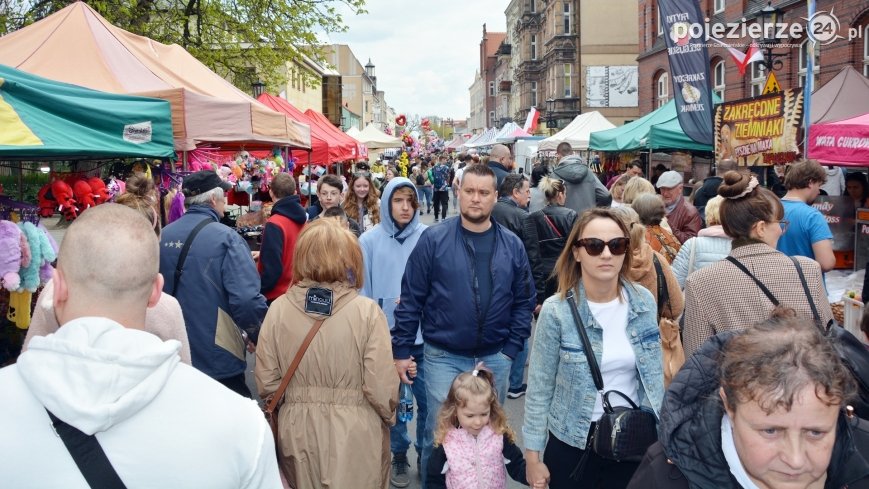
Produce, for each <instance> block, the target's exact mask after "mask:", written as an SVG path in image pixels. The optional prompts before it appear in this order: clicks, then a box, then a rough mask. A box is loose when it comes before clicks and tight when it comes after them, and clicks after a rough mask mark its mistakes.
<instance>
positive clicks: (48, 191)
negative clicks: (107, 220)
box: [36, 175, 123, 221]
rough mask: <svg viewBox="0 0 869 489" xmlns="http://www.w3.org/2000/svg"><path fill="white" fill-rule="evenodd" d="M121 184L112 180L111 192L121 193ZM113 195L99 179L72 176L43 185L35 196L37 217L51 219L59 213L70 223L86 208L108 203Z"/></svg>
mask: <svg viewBox="0 0 869 489" xmlns="http://www.w3.org/2000/svg"><path fill="white" fill-rule="evenodd" d="M120 183H123V182H120V181H118V182H115V181H114V179H113V180H112V188H111V191H114V192H117V193H122V192H123V187H121V186H119V184H120ZM113 195H114V194H113V193H110V189H109V187H107V186H106V184H105V183H104V182H103V181H102V179H100V178H99V177H89V178H88V177H83V176H80V175H73V176H70V177H67V178H65V179H57V180H54V181H53V182H51V183H47V184H45V185H44V186H43V187H42V188H41V189H39V192H38V193H37V194H36V198H37V200H38V201H39V215H40V216H41V217H51V216H52V215H54V212H55V211H60V212H61V213H62V214H63V217H64V218H65V219H66V220H67V221H72V220H73V219H75V218H76V217H78V215H79V214H81V213H82V211H84V210H85V209H87V208H90V207H94V206H96V205H99V204H103V203H105V202H108V201H109V200H110V199H111V198H112V197H113Z"/></svg>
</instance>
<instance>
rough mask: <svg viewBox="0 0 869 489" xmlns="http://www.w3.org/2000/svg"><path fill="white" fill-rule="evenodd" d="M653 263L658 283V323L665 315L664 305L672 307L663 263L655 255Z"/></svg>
mask: <svg viewBox="0 0 869 489" xmlns="http://www.w3.org/2000/svg"><path fill="white" fill-rule="evenodd" d="M652 261H653V262H654V263H655V275H656V277H657V282H658V321H660V320H661V316H663V315H664V304H665V303H666V304H667V305H668V306H669V305H670V291H669V290H668V289H667V287H666V281H667V278H666V277H664V269H663V268H661V262H660V261H658V257H657V256H656V255H654V254H652ZM672 312H673V308H672V307H670V313H671V314H672Z"/></svg>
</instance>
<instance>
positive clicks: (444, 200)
mask: <svg viewBox="0 0 869 489" xmlns="http://www.w3.org/2000/svg"><path fill="white" fill-rule="evenodd" d="M438 209H440V213H439V211H438ZM448 210H450V192H449V190H437V191H435V193H434V213H435V219H437V218H438V216H441V218H443V219H445V218H446V217H447V211H448Z"/></svg>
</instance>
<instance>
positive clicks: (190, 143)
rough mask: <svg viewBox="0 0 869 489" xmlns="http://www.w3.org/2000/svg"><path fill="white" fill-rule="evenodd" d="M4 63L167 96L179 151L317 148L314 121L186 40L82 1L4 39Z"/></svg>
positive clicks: (0, 52)
mask: <svg viewBox="0 0 869 489" xmlns="http://www.w3.org/2000/svg"><path fill="white" fill-rule="evenodd" d="M0 63H3V64H5V65H9V66H12V67H14V68H17V69H19V70H23V71H26V72H28V73H33V74H35V75H39V76H43V77H46V78H49V79H52V80H58V81H63V82H66V83H72V84H74V85H80V86H83V87H88V88H93V89H96V90H102V91H106V92H113V93H125V94H142V95H144V94H148V95H149V96H153V97H158V98H163V99H164V100H168V101H169V103H170V104H171V106H172V129H173V132H174V136H175V149H176V150H181V151H190V150H192V149H194V148H195V147H196V145H197V144H199V143H204V142H213V143H220V146H230V145H231V144H228V143H236V144H237V145H238V146H247V147H249V148H254V147H262V148H270V147H272V146H275V145H278V146H293V147H297V148H309V147H310V146H311V140H310V129H309V127H308V126H307V125H304V124H300V123H297V122H294V121H292V120H289V119H287V117H286V116H284V115H283V114H281V113H277V112H275V111H273V110H271V109H269V108H267V107H265V106H263V105H262V104H260V103H258V102H257V101H256V100H254V99H253V98H252V97H251V96H250V95H248V94H246V93H245V92H243V91H241V90H239V89H238V88H236V87H235V86H233V85H232V84H231V83H229V82H228V81H226V80H225V79H223V78H222V77H221V76H220V75H218V74H216V73H214V72H212V71H211V70H209V69H208V67H207V66H205V65H204V64H202V63H201V62H199V60H197V59H196V58H194V57H193V56H192V55H191V54H190V53H188V52H187V51H186V50H184V49H183V48H182V47H181V46H178V45H166V44H161V43H159V42H156V41H153V40H151V39H148V38H147V37H142V36H137V35H135V34H133V33H130V32H127V31H125V30H123V29H121V28H119V27H116V26H114V25H112V24H110V23H109V22H108V21H107V20H106V19H104V18H103V17H101V16H100V15H99V14H98V13H97V12H96V11H94V10H93V9H92V8H90V7H89V6H88V5H87V4H85V3H83V2H75V3H72V4H70V5H69V6H68V7H66V8H64V9H62V10H59V11H58V12H55V13H54V14H52V15H49V16H48V17H46V18H44V19H42V20H40V21H39V22H36V23H34V24H31V25H29V26H27V27H24V28H22V29H20V30H17V31H15V32H12V33H9V34H7V35H5V36H3V37H0Z"/></svg>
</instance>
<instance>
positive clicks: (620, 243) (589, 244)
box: [573, 238, 631, 256]
mask: <svg viewBox="0 0 869 489" xmlns="http://www.w3.org/2000/svg"><path fill="white" fill-rule="evenodd" d="M630 244H631V240H630V239H629V238H613V239H611V240H609V241H604V240H602V239H597V238H583V239H578V240H576V241H574V242H573V246H574V247H577V248H579V247H584V248H585V251H586V252H587V253H588V254H589V255H591V256H598V255H600V254H601V253H603V248H604V246H606V247H607V248H609V249H610V253H612V254H613V255H624V254H625V252H627V251H628V245H630Z"/></svg>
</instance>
